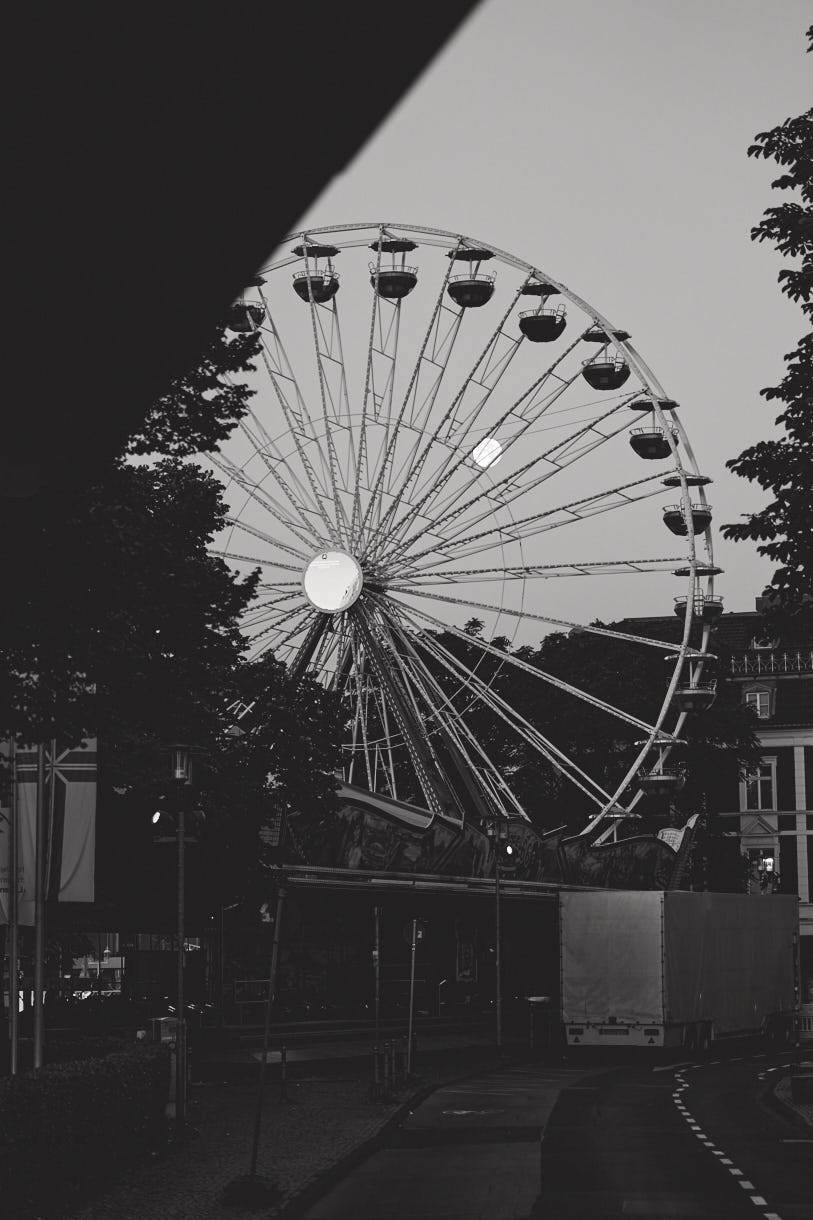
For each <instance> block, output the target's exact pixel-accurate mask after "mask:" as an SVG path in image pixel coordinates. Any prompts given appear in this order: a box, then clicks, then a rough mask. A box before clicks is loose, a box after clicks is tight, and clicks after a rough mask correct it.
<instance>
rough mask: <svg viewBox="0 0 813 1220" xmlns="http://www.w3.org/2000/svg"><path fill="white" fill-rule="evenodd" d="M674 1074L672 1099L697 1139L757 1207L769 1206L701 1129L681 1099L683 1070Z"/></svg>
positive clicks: (774, 1219) (770, 1218) (772, 1216)
mask: <svg viewBox="0 0 813 1220" xmlns="http://www.w3.org/2000/svg"><path fill="white" fill-rule="evenodd" d="M762 1057H763V1056H756V1055H755V1056H753V1058H762ZM742 1061H743V1057H742V1056H740V1057H737V1058H734V1059H732V1060H731V1062H732V1063H741V1062H742ZM719 1062H720V1061H719V1060H718V1059H715V1060H712V1063H711V1064H710V1065H709V1066H713V1065H714V1064H715V1063H719ZM700 1066H701V1065H700V1064H692V1065H691V1066H689V1067H687V1068H685V1071H687V1072H689V1071H692V1069H693V1068H695V1067H700ZM783 1066H791V1065H783ZM777 1070H778V1066H777V1067H771V1068H767V1069H766V1072H775V1071H777ZM766 1072H760V1073H759V1075H758V1079H759V1080H764V1079H765V1075H766ZM674 1074H675V1083H676V1084H678V1086H679V1087H678V1088H677V1089H676V1090H675V1091H674V1092H673V1093H672V1101H673V1102H674V1105H675V1108H676V1109H677V1110H678V1111H679V1113H680V1114H681V1115H682V1116H683V1118H685V1119H686V1122H687V1123H688V1124H689V1129H690V1131H691V1132H692V1133H693V1134H694V1137H695V1139H698V1140H700V1141H701V1143H702V1144H703V1146H704V1147H705V1148H708V1149H710V1151H711V1154H712V1156H716V1157H717V1160H718V1164H720V1165H725V1167H726V1168H727V1169H728V1172H729V1173H730V1174H731V1176H732V1178H737V1179H739V1184H740V1186H741V1187H742V1189H743V1190H747V1191H748V1192H749V1198H750V1200H751V1202H752V1203H753V1204H754V1206H755V1207H767V1206H768V1201H767V1199H764V1198H763V1196H762V1195H757V1194H752V1193H750V1192H752V1191H754V1190H755V1189H756V1188H755V1186H754V1183H753V1182H749V1180H748V1179H747V1178H745V1177H743V1173H742V1170H741V1169H738V1168H737V1166H736V1165H735V1164H734V1162H733V1161H732V1160H731V1158H730V1157H727V1156H723V1153H722V1151H721V1150H720V1149H718V1148H715V1146H714V1141H713V1140H710V1139H707V1137H706V1133H705V1132H704V1131H702V1130H701V1129H700V1125H699V1124H698V1123H696V1122H695V1121H694V1116H693V1115H692V1114H690V1112H689V1111H688V1110H687V1109H686V1107H685V1106H684V1105H683V1102H682V1101H681V1100H680V1095H681V1093H682V1091H683V1090H684V1089H686V1088H688V1085H687V1084H686V1081H685V1080H684V1079H683V1072H682V1070H674ZM781 1142H782V1143H783V1144H809V1143H813V1140H809V1139H795V1140H792V1139H785V1140H782V1141H781ZM763 1220H782V1217H781V1216H780V1215H779V1213H778V1212H763Z"/></svg>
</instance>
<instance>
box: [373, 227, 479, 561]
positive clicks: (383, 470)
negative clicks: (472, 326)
mask: <svg viewBox="0 0 813 1220" xmlns="http://www.w3.org/2000/svg"><path fill="white" fill-rule="evenodd" d="M460 245H461V242H460V240H458V243H457V246H456V249H459V248H460ZM453 265H454V261H453V259H451V258H450V259H449V264H448V266H447V268H446V272H445V274H444V276H443V282H442V284H441V286H440V291H439V292H438V295H437V297H436V299H435V304H434V308H433V310H432V316H431V318H430V320H429V325H428V327H427V329H426V333H425V335H424V337H423V341H422V343H421V346H420V348H419V351H418V358H417V360H416V362H415V366H414V368H413V370H412V375H411V376H410V379H409V383H408V385H407V388H406V392H405V394H404V397H403V399H402V402H401V406H400V408H399V410H398V416H397V419H396V420H395V422H394V425H393V427H392V429H391V431H390V433H389V439H388V441H387V443H386V447H384V451H383V458H381V460H380V461H379V465H378V469H377V471H376V473H375V482H374V483H373V486H372V489H371V495H370V500H369V503H368V505H367V509H366V511H365V514H364V518H363V520H362V523H361V533H362V535H365V536H366V537H367V548H366V552H365V553H367V552H369V550H370V544H371V542H372V541H373V539H374V538H375V537H376V536H377V535H378V534H379V533H380V532H381V531H382V530H386V528H387V524H388V522H389V520H390V514H391V512H392V508H390V509H389V510H388V511H387V512H386V513H384V514H383V515H380V509H381V497H382V495H383V492H384V489H385V480H386V477H387V475H388V473H390V472H391V468H392V462H393V459H394V457H395V450H396V447H397V444H398V438H399V436H400V435H401V426H402V424H404V423H407V424H409V422H410V418H408V417H407V413H408V412H410V411H411V410H413V404H414V401H415V399H416V396H417V394H418V387H419V383H420V377H421V371H422V369H423V368H424V367H425V365H427V364H429V365H436V363H437V362H436V360H435V359H434V355H435V354H437V332H438V329H439V326H440V319H441V317H442V314H443V312H444V311H445V312H449V310H448V307H447V306H446V305H445V304H444V294H445V292H446V289H447V287H448V285H449V280H450V279H451V274H452V267H453ZM463 312H464V311H463V310H462V309H459V310H458V315H459V316H458V326H459V323H460V319H461V318H462V315H463ZM455 333H456V332H455ZM427 352H428V353H429V354H428V355H427ZM444 367H445V366H444ZM441 371H442V370H441ZM437 388H440V382H439V380H437ZM436 392H437V390H436ZM388 490H389V488H388ZM376 508H377V509H378V514H379V516H378V519H377V521H376V524H375V526H374V527H373V528H372V530H371V531H369V532H367V533H366V531H368V526H370V525H371V521H372V516H373V514H374V512H375V510H376Z"/></svg>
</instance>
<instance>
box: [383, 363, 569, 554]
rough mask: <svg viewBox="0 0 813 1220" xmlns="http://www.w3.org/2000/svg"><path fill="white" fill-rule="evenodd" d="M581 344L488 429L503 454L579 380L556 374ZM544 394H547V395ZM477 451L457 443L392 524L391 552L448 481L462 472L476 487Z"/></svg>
mask: <svg viewBox="0 0 813 1220" xmlns="http://www.w3.org/2000/svg"><path fill="white" fill-rule="evenodd" d="M578 343H579V340H578V339H577V340H575V341H574V343H572V344H571V345H570V347H568V348H567V349H566V350H565V351H563V352H562V353H561V354H560V355H558V356H557V358H556V359H555V360H554V362H553V363H552V364H551V365H550V366H549V367H548V368H547V369H546V370H545V371H544V373H542V375H541V376H540V377H538V378H536V380H535V381H534V382H532V383H531V385H530V386H529V387H528V388H527V389H526V390H524V391H523V393H522V394H521V395H520V396H519V398H517V399H516V400H514V401H513V402H512V403H511V404H510V405H509V406H508V408H507V409H506V410H505V411H504V412H503V414H502V415H501V416H499V417H498V418H497V419H496V421H495V422H494V423H493V424H492V426H491V427H490V429H489V436H490V437H493V436H494V434H495V433H496V432H500V435H501V436H502V438H503V439H502V440H501V442H500V446H501V450H502V451H503V452H505V450H506V449H510V447H511V445H512V444H514V443H515V442H516V441H517V440H518V439H520V437H521V436H523V435H524V434H525V432H527V431H528V430H529V428H530V427H531V426H532V424H534V423H535V422H536V421H537V420H538V419H539V417H540V415H541V414H543V413H544V412H545V411H547V410H548V409H549V408H550V406H551V405H552V404H553V402H555V401H556V400H557V399H558V398H559V397H560V396H561V395H562V394H563V393H564V392H565V390H566V389H567V388H568V387H569V386H570V385H571V384H572V382H573V381H575V379H576V377H577V376H578V374H577V373H573V374H572V375H571V376H570V378H562V377H558V375H557V374H556V371H555V370H556V369H557V368H558V367H559V366H560V365H561V364H562V363H563V362H564V360H565V359H566V357H567V356H568V355H569V354H570V352H571V351H572V350H573V349H574V348H575V347H576V346H577V345H578ZM515 350H516V349H515ZM551 378H556V381H557V383H558V384H557V385H556V387H555V388H554V389H553V390H550V389H548V382H549V381H550V380H551ZM543 391H545V392H544V394H543ZM487 401H488V396H486V398H485V399H483V400H482V402H481V407H482V406H485V403H486V402H487ZM511 418H513V422H514V428H515V432H514V433H513V434H512V435H510V436H503V433H502V432H501V431H500V430H501V429H502V428H503V426H504V425H505V424H506V422H507V421H508V420H509V419H511ZM472 424H473V420H469V423H468V430H470V429H471V426H472ZM438 440H439V436H436V437H433V438H432V440H431V441H430V443H429V444H428V445H427V446H426V447H425V449H424V454H423V457H424V460H425V459H426V458H427V457H428V455H429V453H430V451H431V448H432V444H433V443H435V442H437V441H438ZM476 448H477V446H476V445H470V444H468V443H466V441H465V436H464V437H462V438H459V439H458V441H457V444H456V446H455V449H454V454H455V456H456V459H457V460H456V461H451V462H450V460H449V459H447V461H446V462H445V463H444V466H443V468H442V469H441V470H440V471H436V472H435V477H434V478H433V479H432V482H431V484H430V486H429V487H428V489H427V490H426V491H425V492H424V494H423V495H422V496H420V497H419V498H418V499H417V501H416V503H415V504H414V505H412V506H411V507H410V508H409V509H408V511H407V512H406V513H405V514H404V516H403V517H402V518H400V519H399V520H398V521H396V522H394V523H393V525H392V527H391V529H390V532H389V538H388V539H387V542H388V544H389V546H390V549H392V542H393V540H395V539H398V538H401V539H403V536H404V534H405V532H406V531H407V530H408V528H409V525H410V524H411V522H412V521H413V520H414V519H415V518H416V517H417V516H418V515H419V514H421V513H422V512H423V510H424V509H425V508H427V507H428V506H429V504H430V503H431V502H432V501H433V500H434V499H435V498H436V497H437V495H438V494H439V492H440V491H442V489H443V488H444V487H445V486H446V484H447V483H448V482H449V480H450V479H451V478H452V477H453V476H454V475H455V474H456V473H457V472H458V471H459V470H461V469H463V470H464V474H465V473H468V479H466V485H467V486H471V485H473V484H474V483H476V481H477V479H478V478H479V477H480V476H481V475H482V473H483V469H482V467H480V466H479V465H478V464H477V462H476V461H475V460H474V459H473V458H472V452H473V451H475V450H476ZM461 449H462V453H461ZM466 467H468V468H469V469H468V471H466V470H465V468H466ZM408 485H409V480H407V483H406V484H405V486H404V490H406V487H407V486H408ZM397 507H398V503H396V504H394V505H393V506H392V509H391V510H390V511H391V513H392V514H394V512H395V510H396V509H397ZM433 517H436V514H433ZM406 545H408V543H404V542H403V541H402V542H401V543H400V548H399V549H404V547H405V546H406ZM379 550H380V547H379Z"/></svg>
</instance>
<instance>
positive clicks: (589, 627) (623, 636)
mask: <svg viewBox="0 0 813 1220" xmlns="http://www.w3.org/2000/svg"><path fill="white" fill-rule="evenodd" d="M388 592H389V593H399V594H400V595H401V597H405V596H406V597H422V598H426V599H427V600H429V601H436V602H446V603H447V604H449V605H453V606H460V607H461V609H462V610H488V611H490V612H491V613H492V614H496V615H507V616H508V617H509V618H518V619H530V620H533V621H536V622H540V623H547V624H548V625H549V626H551V627H557V628H563V629H564V630H567V631H583V632H585V633H587V634H588V635H602V636H607V637H608V638H609V639H615V640H623V641H624V642H625V643H629V644H645V645H649V646H650V647H652V648H660V649H661V650H664V649H665V650H666V651H667V652H674V653H676V654H677V653H680V652H682V651H684V646H683V644H682V643H676V642H674V641H669V640H656V639H651V638H650V637H649V636H645V635H635V634H634V633H632V632H628V631H614V630H613V629H612V628H611V627H600V626H596V625H595V624H594V623H590V624H585V623H574V622H570V621H568V620H567V619H560V618H553V617H552V616H551V615H548V614H535V613H533V612H532V611H530V610H514V609H512V608H511V607H510V606H495V605H493V604H492V603H491V602H479V601H472V599H471V598H468V597H466V598H462V597H449V596H448V595H444V594H442V593H429V592H423V591H422V590H420V589H416V588H413V587H411V586H406V585H403V586H399V585H391V586H390V587H389V589H388ZM410 608H411V609H412V607H410ZM414 612H415V613H416V614H418V615H419V616H420V617H421V618H425V619H426V620H427V621H431V622H432V623H433V624H434V625H436V626H439V627H440V628H441V629H442V630H443V631H446V630H449V631H452V632H454V630H455V629H454V628H451V627H447V625H446V624H445V623H443V622H442V621H441V620H440V619H436V618H434V617H433V616H432V615H429V614H427V613H426V612H425V611H422V610H419V609H418V608H417V607H414ZM469 638H470V637H468V636H466V639H469ZM688 655H689V656H695V655H696V656H702V655H703V654H702V653H698V652H696V651H695V650H694V649H689V650H688ZM500 656H502V657H503V658H504V659H505V658H507V659H508V660H511V661H516V660H517V658H516V657H512V656H511V654H510V653H503V652H500ZM537 672H538V671H537Z"/></svg>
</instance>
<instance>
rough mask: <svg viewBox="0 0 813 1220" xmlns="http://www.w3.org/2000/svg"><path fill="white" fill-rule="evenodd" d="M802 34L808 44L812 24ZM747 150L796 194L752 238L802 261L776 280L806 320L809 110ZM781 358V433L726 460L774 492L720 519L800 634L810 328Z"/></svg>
mask: <svg viewBox="0 0 813 1220" xmlns="http://www.w3.org/2000/svg"><path fill="white" fill-rule="evenodd" d="M808 37H809V38H810V41H811V46H810V47H809V48H808V49H809V50H811V49H813V26H812V27H811V28H810V30H809V31H808ZM748 155H749V156H751V157H758V158H763V159H765V160H771V161H775V162H776V163H777V164H778V165H779V166H781V167H782V171H783V172H782V173H781V174H780V176H779V177H778V178H776V179H775V180H774V181H773V183H772V184H771V185H772V187H773V188H774V189H775V190H779V191H794V192H796V193H797V194H798V198H797V199H794V200H785V201H784V202H782V203H781V204H778V205H777V206H775V207H770V208H768V209H766V211H765V213H764V215H763V217H762V220H761V221H760V223H759V224H758V225H756V226H755V227H754V228H753V229H752V230H751V238H752V240H754V241H759V242H763V241H769V242H772V243H773V245H774V246H775V247H776V249H777V250H778V251H779V253H780V254H781V255H783V256H784V257H785V258H791V259H799V260H801V265H797V266H793V267H785V268H783V269H782V270H781V271H780V272H779V275H778V281H779V283H780V285H781V290H782V292H783V293H784V294H785V295H786V296H788V297H789V298H790V299H791V300H792V301H795V302H796V303H797V304H799V305H800V307H801V309H802V313H803V314H804V316H805V320H806V321H807V322H808V323H809V322H810V321H811V319H813V110H808V111H806V112H805V113H804V114H802V115H800V116H799V117H798V118H794V119H786V120H785V122H784V123H782V124H781V125H780V126H779V127H774V128H772V129H771V130H770V131H763V132H760V133H759V135H757V137H756V142H755V143H754V144H752V145H751V147H750V148H749V149H748ZM785 360H786V362H787V363H786V372H785V375H784V377H783V378H782V380H781V381H780V382H779V383H778V385H774V386H769V387H767V388H766V389H763V390H762V391H761V393H762V396H763V397H764V398H765V399H766V400H767V401H769V402H780V403H783V404H784V406H783V408H782V410H781V412H780V414H779V415H778V416H777V417H776V421H775V422H776V423H777V424H778V425H780V426H782V427H783V428H784V431H785V435H784V436H782V437H778V438H771V439H769V440H764V441H759V442H758V443H757V444H756V445H752V446H751V447H750V448H748V449H746V450H744V451H743V452H742V453H741V454H740V455H739V456H738V457H736V458H732V459H731V460H730V461H729V462H728V463H727V465H728V466H729V467H730V469H732V470H734V471H735V472H736V473H737V474H738V475H740V476H741V477H742V478H745V479H748V480H750V481H751V482H755V483H757V484H758V486H759V487H761V488H762V489H763V490H764V491H767V492H770V493H771V495H772V496H773V499H772V500H770V502H769V503H768V504H766V505H765V507H764V508H762V509H760V510H759V511H758V512H755V513H752V514H750V516H748V517H747V519H746V520H745V521H742V522H738V523H735V524H730V525H726V526H724V529H723V533H724V535H725V537H727V538H731V539H734V540H736V541H743V540H750V541H752V542H756V543H757V550H758V551H759V553H760V554H761V555H765V556H766V557H767V558H769V559H770V560H772V561H773V562H774V563H775V564H777V565H778V566H777V568H776V570H775V572H774V575H773V578H772V581H771V591H772V593H773V597H772V599H771V601H770V604H769V607H768V613H769V614H771V615H772V618H773V621H774V623H775V624H776V625H777V626H778V627H783V626H784V627H785V628H790V629H791V630H792V631H793V632H794V634H802V633H805V634H806V633H809V632H811V631H813V542H811V521H813V332H811V331H808V332H807V333H806V334H805V335H803V336H802V338H801V339H800V341H799V343H798V345H797V347H796V348H794V350H793V351H791V352H788V353H787V355H786V356H785Z"/></svg>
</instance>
